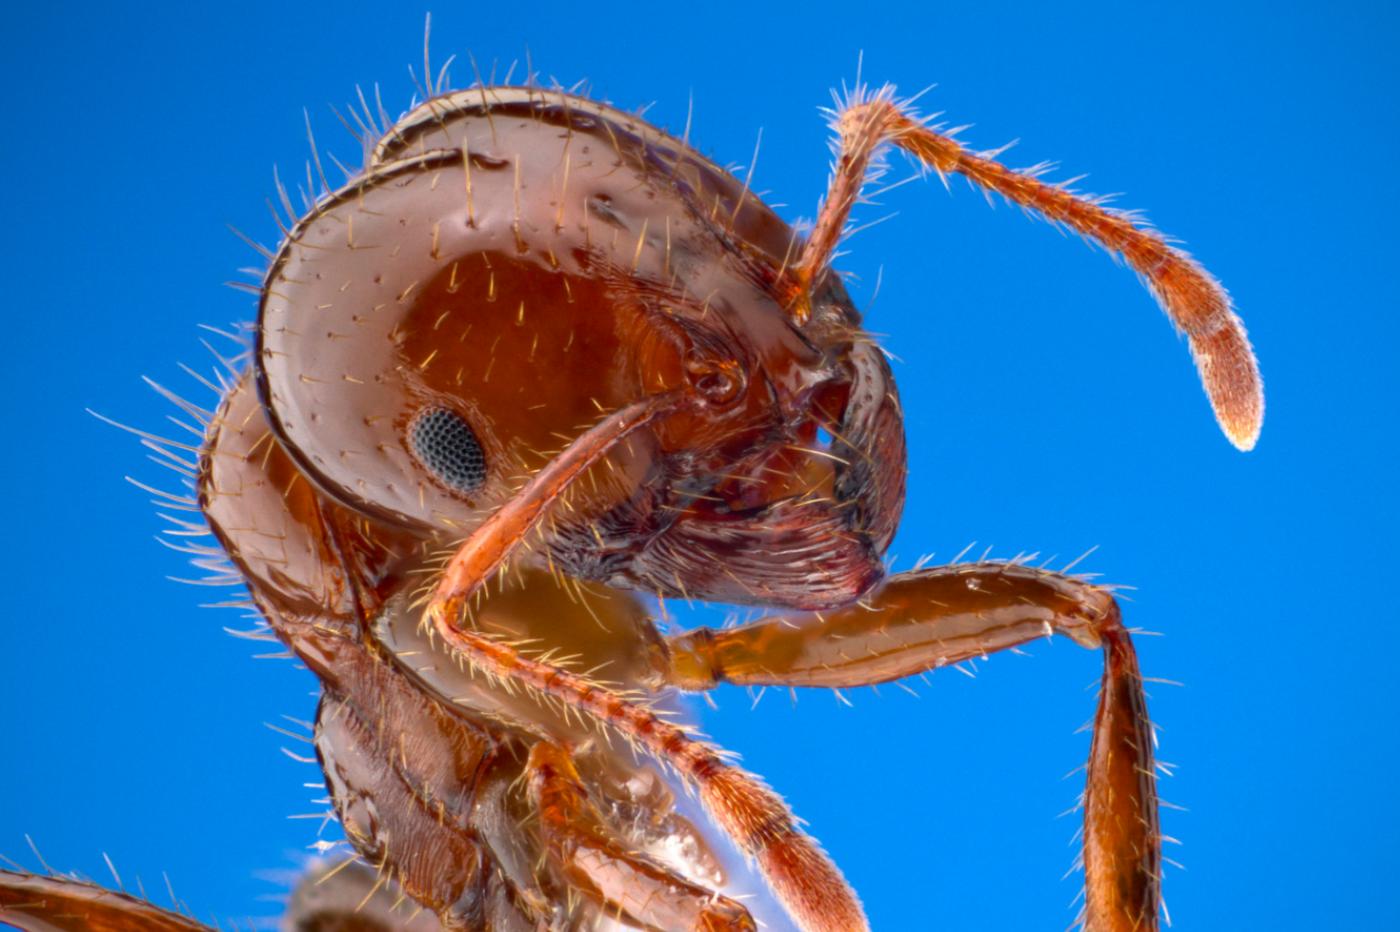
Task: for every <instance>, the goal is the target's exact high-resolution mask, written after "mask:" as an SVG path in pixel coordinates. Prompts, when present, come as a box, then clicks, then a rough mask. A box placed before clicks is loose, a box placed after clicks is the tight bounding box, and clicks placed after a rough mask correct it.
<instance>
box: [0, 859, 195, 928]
mask: <svg viewBox="0 0 1400 932" xmlns="http://www.w3.org/2000/svg"><path fill="white" fill-rule="evenodd" d="M5 924H8V925H13V926H14V927H15V928H17V929H25V930H33V932H56V930H64V932H67V930H72V932H86V930H89V929H104V930H110V932H210V930H209V927H208V926H206V925H204V924H203V923H201V922H196V921H195V920H193V919H191V918H190V917H189V916H184V915H181V914H179V913H172V912H170V911H168V910H164V909H161V908H160V907H159V906H154V905H152V904H150V903H147V902H146V901H145V900H142V899H138V898H136V897H134V896H131V895H130V894H127V893H118V892H117V891H115V890H108V889H105V888H103V887H99V886H97V885H96V884H91V883H87V882H86V881H82V880H73V879H71V878H68V877H60V876H41V875H39V874H22V873H13V872H11V871H0V925H5Z"/></svg>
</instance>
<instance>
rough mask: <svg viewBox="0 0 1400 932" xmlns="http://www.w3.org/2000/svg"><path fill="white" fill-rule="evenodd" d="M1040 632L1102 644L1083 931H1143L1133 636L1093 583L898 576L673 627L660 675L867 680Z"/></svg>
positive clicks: (1148, 757) (1151, 915)
mask: <svg viewBox="0 0 1400 932" xmlns="http://www.w3.org/2000/svg"><path fill="white" fill-rule="evenodd" d="M1050 634H1063V635H1066V636H1068V637H1069V638H1071V639H1072V640H1073V641H1075V642H1076V643H1078V644H1080V645H1081V646H1084V647H1102V648H1103V651H1104V674H1103V681H1102V686H1101V689H1100V692H1099V706H1098V712H1097V714H1096V716H1095V719H1094V738H1093V744H1092V746H1091V748H1090V751H1089V765H1088V778H1087V785H1086V789H1085V796H1084V872H1085V915H1084V927H1085V928H1086V929H1088V930H1091V932H1127V930H1150V929H1155V928H1157V913H1158V904H1159V901H1160V888H1161V836H1160V834H1159V832H1158V827H1157V794H1156V787H1155V779H1154V774H1153V761H1152V728H1151V724H1150V722H1149V721H1148V717H1147V703H1146V699H1145V698H1144V695H1143V687H1142V676H1141V674H1140V673H1139V672H1138V665H1137V657H1136V654H1135V653H1134V651H1133V645H1132V641H1131V639H1130V638H1129V636H1128V631H1127V629H1125V628H1124V627H1123V625H1122V621H1121V618H1120V614H1119V610H1118V605H1117V603H1116V602H1115V601H1114V599H1113V597H1112V596H1111V595H1110V594H1109V593H1108V592H1107V591H1106V590H1104V589H1102V588H1099V587H1096V586H1093V585H1090V584H1088V583H1086V582H1083V581H1082V580H1078V579H1075V578H1073V577H1069V576H1064V575H1061V574H1058V573H1051V572H1047V571H1045V570H1039V569H1035V568H1033V567H1029V566H1023V565H1019V564H1013V563H969V564H959V565H954V566H944V567H938V568H935V569H929V570H921V571H917V572H912V573H902V574H900V575H897V576H893V577H891V578H889V579H888V580H886V582H885V583H884V584H882V586H881V587H880V588H879V589H876V590H875V591H874V592H872V593H871V594H870V595H869V596H868V597H867V598H865V599H863V600H862V601H860V602H858V603H856V604H853V605H850V606H847V607H845V608H842V609H839V610H837V611H831V612H822V613H800V614H792V615H778V616H771V617H768V618H763V619H760V620H758V621H755V622H752V623H750V624H747V625H743V626H740V627H736V628H729V629H723V630H713V629H709V628H700V629H697V630H695V631H691V632H687V633H685V634H682V635H677V636H675V637H672V638H671V639H670V641H669V647H670V651H671V654H670V668H671V669H670V682H671V684H672V685H674V686H677V687H679V688H681V689H687V690H703V689H709V688H712V687H713V686H715V685H716V684H718V683H724V682H728V683H738V684H749V685H775V686H825V687H832V688H839V687H848V686H867V685H873V684H876V683H884V682H888V681H890V680H894V679H899V678H901V677H905V676H909V675H912V674H916V673H922V672H925V671H927V670H932V669H936V668H938V667H941V666H944V665H946V664H955V663H958V662H960V661H963V660H968V659H971V658H975V657H982V656H985V655H987V654H990V653H992V652H994V651H999V650H1005V649H1007V648H1011V647H1015V646H1017V645H1020V644H1025V643H1026V642H1028V641H1031V640H1034V639H1036V638H1039V637H1045V636H1047V635H1050Z"/></svg>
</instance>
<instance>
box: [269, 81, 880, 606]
mask: <svg viewBox="0 0 1400 932" xmlns="http://www.w3.org/2000/svg"><path fill="white" fill-rule="evenodd" d="M799 246H800V243H799V241H798V240H797V238H796V236H795V234H794V233H793V231H792V230H791V228H789V227H788V226H787V225H786V224H785V223H783V222H782V220H780V219H779V218H778V217H777V216H776V215H775V214H774V213H773V212H772V210H770V209H769V208H768V207H767V206H766V205H765V204H763V203H762V202H761V201H760V200H759V199H758V198H756V197H755V196H754V195H752V194H751V193H750V192H749V191H748V189H747V185H742V184H741V183H740V182H739V181H738V180H736V179H735V178H734V177H733V176H732V175H730V174H729V173H727V172H725V171H723V170H722V169H720V168H718V167H716V166H715V165H713V164H712V163H711V162H709V161H708V160H707V159H705V158H704V157H702V156H700V155H698V154H697V153H695V152H694V151H693V150H691V149H690V148H689V147H688V146H687V145H686V144H684V143H683V142H681V141H679V140H676V139H673V138H671V137H669V136H666V135H665V134H663V133H661V132H660V131H659V130H656V129H655V128H654V127H650V126H648V125H646V124H645V123H644V122H642V121H641V120H640V119H639V118H637V117H635V116H630V115H626V114H622V113H620V112H618V111H616V110H614V109H612V108H610V107H606V106H604V105H601V104H596V103H592V102H589V101H584V100H582V99H580V98H574V97H570V96H568V95H565V94H560V93H555V92H542V91H539V90H538V89H473V90H471V91H465V92H459V93H458V94H453V95H448V96H446V97H442V98H437V99H435V100H433V101H429V102H428V103H427V104H425V105H423V107H420V108H419V110H417V111H414V112H413V113H410V114H409V115H408V116H406V117H405V118H404V119H403V120H401V121H400V122H399V123H398V124H397V125H396V126H395V127H393V128H391V129H390V130H389V131H388V132H387V133H386V134H385V135H384V137H383V139H381V140H380V141H379V143H378V144H377V145H376V146H375V147H374V148H373V150H372V155H371V156H370V159H369V164H368V165H367V166H366V168H365V169H364V171H363V172H361V173H360V174H359V175H358V176H356V177H355V178H353V179H352V180H351V181H350V182H349V183H348V184H347V185H346V186H345V187H344V188H342V189H341V190H340V191H338V192H335V193H328V194H327V195H326V196H324V197H322V198H321V199H320V201H318V203H317V204H316V205H315V207H314V208H313V209H312V210H311V211H310V212H309V214H308V215H307V216H305V217H303V218H302V219H301V220H299V221H298V222H297V223H296V224H295V226H294V227H293V229H292V230H291V231H290V233H289V235H288V236H287V239H286V241H285V242H284V244H283V246H282V248H281V250H280V251H279V252H278V254H277V256H276V258H275V259H274V261H273V264H272V266H271V268H270V269H269V271H268V273H267V277H266V279H265V281H264V285H263V291H262V303H261V308H260V315H259V327H258V334H257V347H256V372H257V381H258V388H259V396H260V398H261V399H262V403H263V406H264V408H265V410H266V411H267V413H268V417H269V421H270V423H271V424H272V427H273V431H274V433H275V434H276V436H277V437H278V439H279V441H280V442H281V444H282V446H283V447H284V448H285V449H286V450H287V451H288V452H289V454H290V455H291V456H292V458H293V460H294V461H295V462H296V463H297V465H298V467H299V468H300V469H301V471H302V472H303V473H304V474H305V475H306V476H307V477H308V478H309V479H311V480H312V481H313V482H314V483H315V485H316V486H317V487H318V488H319V489H321V490H322V491H323V492H325V493H327V494H329V495H331V496H332V497H333V498H335V499H337V500H338V501H340V502H342V503H343V504H346V505H348V506H350V507H352V508H353V509H355V510H356V511H358V512H360V513H361V514H364V515H366V516H369V517H372V518H375V519H378V520H381V521H384V522H387V523H392V524H395V525H398V526H401V527H407V528H409V529H413V530H415V531H418V532H421V533H424V534H439V535H441V534H446V535H449V536H458V537H460V536H462V535H464V534H466V533H468V532H470V530H471V529H473V528H474V527H476V526H477V525H478V524H479V523H480V521H481V520H482V518H483V516H484V515H486V514H488V513H490V512H491V511H492V510H494V509H495V508H497V507H499V506H500V505H501V504H503V503H504V502H505V501H507V500H508V499H509V498H510V497H511V496H512V495H515V494H517V493H518V492H519V490H520V489H521V488H522V487H523V486H524V484H525V482H526V481H527V480H528V478H529V477H530V476H532V475H535V474H538V473H539V471H540V470H541V469H543V468H544V466H545V465H546V464H548V463H549V462H550V461H551V460H552V459H553V458H554V457H555V456H556V455H558V454H559V453H560V452H561V451H562V450H563V449H565V448H566V447H567V446H568V444H569V443H570V442H571V441H572V439H573V438H576V437H578V436H579V435H580V432H581V431H583V430H586V429H587V428H588V427H589V426H590V425H592V424H595V423H597V422H598V421H599V420H600V418H605V417H607V416H608V415H609V414H610V413H611V412H615V411H618V410H620V409H623V408H625V407H626V406H627V405H629V404H631V403H633V402H635V401H636V400H637V399H638V398H639V397H647V396H663V395H664V396H668V397H670V398H672V399H674V401H675V404H674V405H672V406H671V407H670V408H669V409H668V410H667V411H666V412H665V413H664V415H663V416H661V417H658V418H657V419H656V420H655V421H654V422H653V423H651V424H650V425H649V426H648V428H647V429H646V430H644V431H639V432H637V433H635V434H632V435H630V436H628V437H627V438H626V440H625V441H623V442H620V443H618V444H617V445H616V447H615V448H614V449H611V450H610V451H609V452H608V453H607V455H606V457H605V460H606V462H605V463H602V464H601V465H600V466H599V467H598V468H595V469H593V470H592V471H591V473H590V475H589V476H588V477H587V479H586V481H582V482H580V483H577V484H576V486H575V487H574V488H573V489H571V490H570V492H569V506H568V507H567V508H561V509H560V514H559V515H556V516H554V517H553V518H551V521H552V525H551V526H552V528H553V537H552V540H553V543H551V544H550V547H551V550H552V552H553V554H554V555H553V559H554V560H555V562H556V565H562V566H563V567H564V568H565V569H567V570H570V571H572V572H574V573H575V574H576V575H581V576H590V577H594V578H597V577H602V578H608V579H614V580H615V581H619V582H623V583H626V584H637V585H642V586H644V587H645V588H647V589H650V590H652V591H662V592H677V593H684V594H686V595H693V596H699V597H704V598H712V599H723V600H726V601H765V602H769V603H775V604H788V605H809V606H815V605H822V604H831V603H835V602H844V601H848V600H849V599H850V598H853V597H854V596H855V595H858V594H859V592H861V591H863V590H864V589H865V588H867V587H868V586H869V585H870V584H872V583H873V582H874V580H875V579H876V578H878V576H879V574H880V554H881V553H882V551H883V550H884V548H885V546H886V545H887V544H888V542H889V539H890V537H891V536H892V535H893V532H894V527H895V523H896V521H897V519H898V514H899V510H900V507H901V505H902V498H903V478H904V441H903V432H902V426H901V418H900V412H899V406H898V400H897V397H896V394H895V391H894V385H893V382H892V380H891V378H890V373H889V369H888V367H887V366H886V364H885V361H884V359H883V357H882V356H881V355H880V353H879V352H878V350H877V349H875V347H874V346H873V345H872V344H871V342H870V339H869V337H868V336H867V335H866V334H865V333H864V332H863V331H862V330H861V328H860V318H859V315H858V313H857V312H856V311H855V309H854V308H853V307H852V306H851V303H850V300H849V298H848V297H847V295H846V293H845V290H844V289H843V288H842V287H841V284H840V281H839V280H838V279H837V278H836V277H835V276H834V275H832V274H825V273H824V274H822V275H819V276H816V277H815V278H814V279H812V280H811V281H810V282H807V281H803V282H800V283H799V287H798V288H797V289H796V290H794V284H793V283H794V281H797V279H795V278H794V276H793V274H792V273H791V271H790V270H788V269H787V268H786V267H787V266H788V265H790V263H791V262H792V260H793V256H794V255H795V251H796V250H797V248H798V247H799ZM794 295H797V298H795V297H794ZM795 302H796V303H797V304H800V306H801V307H802V309H803V310H802V312H801V313H800V314H799V313H794V310H793V308H794V306H795ZM738 552H744V553H746V554H747V556H742V555H740V556H736V553H738ZM719 567H724V570H723V572H720V570H719Z"/></svg>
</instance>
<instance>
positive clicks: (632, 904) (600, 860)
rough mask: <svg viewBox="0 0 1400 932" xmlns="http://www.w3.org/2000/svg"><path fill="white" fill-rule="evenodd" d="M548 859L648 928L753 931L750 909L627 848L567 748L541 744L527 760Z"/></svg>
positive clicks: (607, 905) (579, 884)
mask: <svg viewBox="0 0 1400 932" xmlns="http://www.w3.org/2000/svg"><path fill="white" fill-rule="evenodd" d="M526 775H527V779H528V780H529V787H530V801H531V802H532V803H533V805H534V807H535V809H536V811H537V812H538V813H539V817H540V834H541V836H542V837H543V840H544V843H545V851H546V854H547V857H548V858H549V859H550V860H551V861H552V862H553V864H554V865H555V867H557V868H558V869H559V870H560V872H561V873H562V874H563V875H564V877H566V878H567V879H568V882H569V884H570V885H571V886H572V887H576V888H577V889H580V890H583V891H585V892H586V893H587V894H588V895H589V896H591V897H592V898H593V899H594V900H595V901H596V902H597V903H599V904H601V905H602V906H603V907H604V908H605V909H607V910H608V911H609V913H613V914H617V915H619V916H623V917H626V918H627V919H629V920H631V921H632V922H636V923H638V924H639V925H641V926H643V927H644V928H647V929H657V930H663V932H669V930H673V929H674V930H681V929H693V930H697V932H754V930H755V929H756V928H757V926H755V925H754V921H753V919H752V918H751V917H750V916H749V913H748V910H746V909H744V907H743V906H741V905H739V904H738V903H737V902H735V901H734V900H731V899H729V898H728V897H724V896H720V895H719V894H718V893H716V892H714V891H713V890H709V889H706V888H705V887H702V886H699V885H698V884H694V883H691V882H690V881H688V880H686V879H685V878H683V877H680V876H678V875H677V874H675V873H674V872H673V871H671V870H669V869H667V868H665V867H662V866H661V865H659V864H657V863H655V862H654V861H652V860H651V859H649V858H647V857H644V856H643V855H640V854H636V853H634V852H631V851H628V850H627V848H626V847H625V846H624V845H623V844H622V842H621V841H620V840H619V839H617V838H616V837H614V836H613V835H612V834H611V833H610V832H609V831H607V829H606V828H604V826H603V818H602V816H601V815H600V814H599V813H598V811H597V810H596V809H595V808H594V807H593V804H592V803H591V802H589V800H588V795H587V791H586V790H585V789H584V787H583V782H582V781H581V780H580V779H579V775H578V771H577V770H575V769H574V763H573V759H572V757H570V755H569V752H568V751H567V750H565V749H564V748H563V747H561V746H560V745H557V744H550V743H548V742H540V743H538V744H536V745H534V747H532V748H531V749H530V760H529V763H528V764H527V765H526Z"/></svg>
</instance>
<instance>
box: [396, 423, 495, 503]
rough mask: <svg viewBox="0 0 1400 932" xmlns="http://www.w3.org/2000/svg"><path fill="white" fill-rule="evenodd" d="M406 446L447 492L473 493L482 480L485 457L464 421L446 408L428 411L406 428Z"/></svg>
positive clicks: (468, 425)
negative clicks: (407, 444) (450, 490)
mask: <svg viewBox="0 0 1400 932" xmlns="http://www.w3.org/2000/svg"><path fill="white" fill-rule="evenodd" d="M408 442H409V447H410V448H411V449H412V450H413V455H414V456H416V457H417V458H418V461H419V462H420V463H422V464H423V465H424V466H425V467H426V468H427V470H428V471H429V472H430V473H432V474H433V475H434V476H435V477H437V479H438V481H439V482H441V483H442V484H443V485H445V486H447V487H448V488H449V489H453V490H455V491H458V492H474V491H476V490H477V489H479V488H481V484H482V483H483V482H485V481H486V454H485V452H483V451H482V449H481V441H480V440H478V439H477V437H476V432H475V431H474V430H472V426H471V425H470V424H468V423H467V420H466V418H464V417H462V416H461V415H460V414H458V413H457V412H455V411H451V410H448V409H447V408H428V409H426V410H424V411H421V412H419V414H418V415H417V416H416V417H415V418H414V419H413V421H412V422H411V423H410V424H409V426H408Z"/></svg>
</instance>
